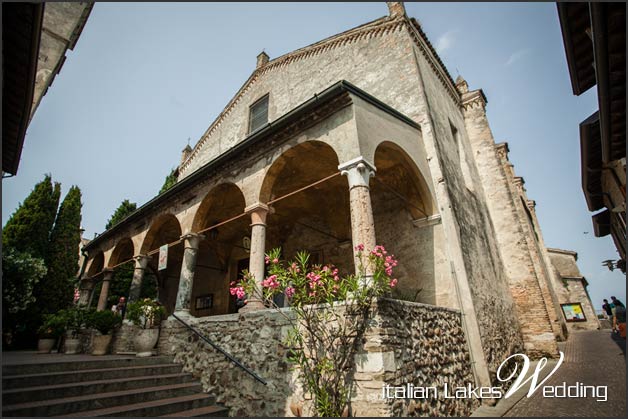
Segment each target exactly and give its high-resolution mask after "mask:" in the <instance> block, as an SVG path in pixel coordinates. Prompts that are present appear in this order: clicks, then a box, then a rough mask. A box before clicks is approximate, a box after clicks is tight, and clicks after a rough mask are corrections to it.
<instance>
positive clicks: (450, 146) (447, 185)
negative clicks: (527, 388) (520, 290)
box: [414, 48, 522, 381]
mask: <svg viewBox="0 0 628 419" xmlns="http://www.w3.org/2000/svg"><path fill="white" fill-rule="evenodd" d="M414 56H415V57H416V60H417V65H418V71H419V72H418V74H417V78H420V79H421V80H422V83H421V89H422V90H423V94H424V97H425V99H424V103H423V104H422V109H421V112H422V116H421V122H422V132H423V135H424V139H425V142H426V149H428V160H429V161H430V169H431V172H432V176H433V177H434V178H435V181H436V182H437V184H438V188H437V199H438V200H439V205H440V210H441V211H442V212H441V214H442V216H443V225H444V226H445V228H446V231H449V232H450V233H448V235H447V241H448V244H449V246H450V247H451V248H450V250H449V253H450V258H451V259H450V260H451V261H452V263H453V266H452V269H456V272H459V273H458V274H457V275H459V278H460V277H461V276H462V275H464V278H461V279H460V280H462V281H467V282H468V287H469V288H470V298H471V299H472V307H473V311H474V312H475V317H476V325H477V326H476V327H477V329H476V330H477V332H476V331H474V330H472V329H473V328H471V329H470V330H469V333H471V334H473V333H479V334H480V339H481V347H482V350H483V355H484V359H485V362H486V366H487V369H488V371H489V373H490V375H491V377H490V379H491V381H493V380H494V379H495V372H496V370H497V368H498V366H499V365H500V364H501V362H502V361H503V360H504V359H506V358H507V357H508V356H509V355H511V354H512V353H513V352H518V351H520V350H521V348H522V341H521V334H520V330H519V322H518V319H517V317H516V314H515V309H514V305H513V301H512V297H511V295H510V291H509V288H508V280H507V277H506V275H505V272H504V267H503V264H502V261H501V258H500V255H499V250H498V246H497V243H496V240H495V230H494V228H493V224H492V223H491V220H490V218H489V215H488V209H487V206H486V201H485V198H484V194H483V186H482V183H481V182H480V179H479V174H478V172H477V168H476V167H475V165H474V164H468V169H469V171H468V173H467V175H468V176H470V178H469V179H467V180H465V174H464V173H463V169H462V164H461V162H462V161H463V160H466V161H467V162H473V153H472V152H471V150H470V146H469V139H468V136H467V133H466V128H465V123H464V118H463V114H462V112H461V110H460V108H459V106H458V104H457V103H455V102H454V101H453V100H452V99H451V97H450V96H449V94H448V92H447V91H445V89H443V88H442V85H441V83H440V81H439V80H438V78H437V75H436V74H435V73H434V71H432V68H431V67H430V65H429V63H428V62H427V61H426V60H425V58H424V57H423V55H422V54H421V53H420V52H419V51H418V48H416V49H415V51H414ZM452 126H453V127H454V129H455V130H456V131H457V132H458V134H459V139H458V140H457V139H456V138H455V136H454V131H453V130H452ZM459 141H460V142H461V143H459ZM428 142H429V143H431V144H428ZM450 217H451V218H450ZM448 218H450V219H448ZM446 223H452V224H453V227H450V228H449V230H447V226H446V225H445V224H446ZM453 234H455V235H456V236H457V238H454V237H452V236H451V235H453ZM455 240H458V243H459V248H457V249H456V248H455V247H456V243H455ZM461 298H462V299H463V300H464V299H465V296H464V295H461ZM468 308H469V307H468V306H467V308H464V309H465V310H467V309H468ZM470 338H473V336H470ZM472 347H473V345H472ZM476 356H477V355H476ZM477 361H478V362H480V361H481V360H479V359H478V360H477Z"/></svg>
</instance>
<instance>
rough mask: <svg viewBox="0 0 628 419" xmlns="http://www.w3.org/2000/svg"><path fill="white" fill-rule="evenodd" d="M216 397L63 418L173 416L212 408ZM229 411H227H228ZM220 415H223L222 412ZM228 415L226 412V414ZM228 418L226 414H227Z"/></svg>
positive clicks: (177, 399) (142, 404)
mask: <svg viewBox="0 0 628 419" xmlns="http://www.w3.org/2000/svg"><path fill="white" fill-rule="evenodd" d="M214 400H215V399H214V397H212V396H210V395H208V394H204V393H200V394H191V395H187V396H179V397H170V398H166V399H161V400H153V401H148V402H140V403H134V404H129V405H125V406H113V407H109V408H104V409H94V410H86V411H81V412H76V413H71V414H67V415H60V416H63V417H97V416H106V417H147V416H153V417H154V416H158V415H163V414H171V413H175V412H182V411H187V410H195V409H199V408H203V407H210V406H212V405H213V403H214ZM226 410H227V409H225V411H226ZM220 413H223V412H222V411H221V412H220ZM224 413H226V412H224ZM225 416H226V414H225Z"/></svg>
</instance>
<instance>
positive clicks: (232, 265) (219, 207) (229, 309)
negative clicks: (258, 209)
mask: <svg viewBox="0 0 628 419" xmlns="http://www.w3.org/2000/svg"><path fill="white" fill-rule="evenodd" d="M244 211H245V197H244V194H243V193H242V190H241V189H240V188H239V187H238V186H237V185H235V184H233V183H228V182H227V183H221V184H219V185H217V186H215V187H213V188H212V189H211V190H210V191H209V192H208V193H207V195H206V196H205V198H204V199H203V201H202V202H201V204H200V205H199V207H198V210H197V212H196V214H195V215H194V220H193V222H192V232H195V233H197V232H201V231H202V230H204V229H206V228H208V227H211V226H213V225H216V224H219V223H222V222H224V221H227V220H231V219H233V218H234V217H237V216H238V215H242V214H244ZM249 224H250V217H249V216H248V215H243V216H242V217H240V218H236V219H233V220H232V221H230V222H228V223H226V224H222V225H220V226H219V227H217V228H214V229H212V230H209V231H205V232H202V233H201V234H203V236H204V239H203V240H201V241H200V242H199V248H198V254H197V257H196V266H195V270H194V280H193V282H192V294H191V301H190V314H192V315H194V316H196V317H205V316H213V315H219V314H227V313H234V312H236V301H235V297H233V296H232V295H231V294H230V293H229V283H230V282H231V281H233V280H235V279H237V275H238V271H239V270H240V269H242V265H243V263H244V262H243V261H248V253H247V249H246V248H245V246H244V243H243V241H245V240H244V239H245V238H246V237H248V236H249V235H250V231H249ZM245 265H247V264H245ZM246 267H248V265H247V266H246ZM208 298H211V304H206V303H205V302H206V301H207V299H208ZM197 300H198V301H201V303H200V304H198V305H197Z"/></svg>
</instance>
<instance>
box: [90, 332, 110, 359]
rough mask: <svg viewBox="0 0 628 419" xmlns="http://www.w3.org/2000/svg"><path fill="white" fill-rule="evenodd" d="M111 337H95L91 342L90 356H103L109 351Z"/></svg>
mask: <svg viewBox="0 0 628 419" xmlns="http://www.w3.org/2000/svg"><path fill="white" fill-rule="evenodd" d="M112 337H113V336H112V335H96V336H94V338H93V340H92V355H105V354H106V353H107V352H108V351H109V344H110V343H111V338H112Z"/></svg>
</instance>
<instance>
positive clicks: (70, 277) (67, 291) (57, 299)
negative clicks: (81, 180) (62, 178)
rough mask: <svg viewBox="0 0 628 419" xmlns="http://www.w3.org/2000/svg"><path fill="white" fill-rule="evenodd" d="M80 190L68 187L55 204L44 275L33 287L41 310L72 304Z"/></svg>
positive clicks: (47, 311) (51, 309)
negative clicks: (54, 215)
mask: <svg viewBox="0 0 628 419" xmlns="http://www.w3.org/2000/svg"><path fill="white" fill-rule="evenodd" d="M81 207H82V204H81V190H80V189H79V188H78V187H77V186H72V187H71V188H70V190H69V191H68V193H67V195H66V196H65V198H64V199H63V202H62V203H61V206H60V207H59V213H58V214H57V219H56V221H55V224H54V227H53V229H52V232H51V233H50V244H49V246H48V253H47V255H46V265H47V266H48V274H47V275H46V276H45V278H44V280H43V281H41V282H40V283H39V285H38V286H36V287H35V298H36V299H37V300H38V304H37V306H38V308H39V310H40V311H41V312H42V313H55V312H57V311H58V310H60V309H63V308H66V307H68V306H69V305H70V304H71V303H72V298H73V295H74V287H75V285H76V274H77V273H78V268H79V267H78V260H79V245H80V243H81V233H80V228H81Z"/></svg>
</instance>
